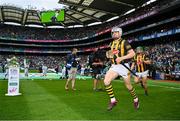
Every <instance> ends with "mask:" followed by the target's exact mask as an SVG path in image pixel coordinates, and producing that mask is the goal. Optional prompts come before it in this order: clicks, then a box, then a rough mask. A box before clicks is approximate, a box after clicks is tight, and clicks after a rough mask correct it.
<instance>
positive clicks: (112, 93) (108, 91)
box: [106, 84, 116, 102]
mask: <svg viewBox="0 0 180 121" xmlns="http://www.w3.org/2000/svg"><path fill="white" fill-rule="evenodd" d="M106 92H107V93H108V95H109V97H110V98H111V102H115V101H116V99H115V97H114V92H113V88H112V85H111V84H110V85H108V86H106Z"/></svg>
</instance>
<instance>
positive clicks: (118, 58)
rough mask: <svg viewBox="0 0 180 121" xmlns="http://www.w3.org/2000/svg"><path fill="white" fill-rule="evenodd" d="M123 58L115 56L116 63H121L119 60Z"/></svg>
mask: <svg viewBox="0 0 180 121" xmlns="http://www.w3.org/2000/svg"><path fill="white" fill-rule="evenodd" d="M123 60H124V59H123V58H122V57H117V58H116V63H117V64H120V63H121V61H123Z"/></svg>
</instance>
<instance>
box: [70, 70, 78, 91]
mask: <svg viewBox="0 0 180 121" xmlns="http://www.w3.org/2000/svg"><path fill="white" fill-rule="evenodd" d="M71 73H72V90H76V89H75V81H76V73H77V69H76V68H73V69H72V72H71Z"/></svg>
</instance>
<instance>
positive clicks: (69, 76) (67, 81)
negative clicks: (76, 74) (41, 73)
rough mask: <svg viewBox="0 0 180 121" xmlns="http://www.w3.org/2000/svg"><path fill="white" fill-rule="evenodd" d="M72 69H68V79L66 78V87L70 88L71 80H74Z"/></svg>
mask: <svg viewBox="0 0 180 121" xmlns="http://www.w3.org/2000/svg"><path fill="white" fill-rule="evenodd" d="M71 73H72V70H71V69H70V70H68V79H67V80H66V84H65V89H66V90H68V89H69V82H70V81H71V80H72V74H71Z"/></svg>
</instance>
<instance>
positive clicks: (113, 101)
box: [104, 69, 118, 110]
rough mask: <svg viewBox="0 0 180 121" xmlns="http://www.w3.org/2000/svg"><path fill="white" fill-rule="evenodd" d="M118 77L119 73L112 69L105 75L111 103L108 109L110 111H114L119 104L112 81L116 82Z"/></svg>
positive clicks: (105, 83)
mask: <svg viewBox="0 0 180 121" xmlns="http://www.w3.org/2000/svg"><path fill="white" fill-rule="evenodd" d="M117 76H118V73H116V72H115V71H113V70H111V69H110V70H109V71H108V72H107V73H106V75H105V79H104V85H105V87H106V92H107V93H108V95H109V97H110V103H109V105H108V108H107V109H108V110H112V108H113V107H114V106H115V105H116V103H117V101H116V98H115V96H114V92H113V87H112V84H111V81H112V80H114V79H115V78H116V77H117Z"/></svg>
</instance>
